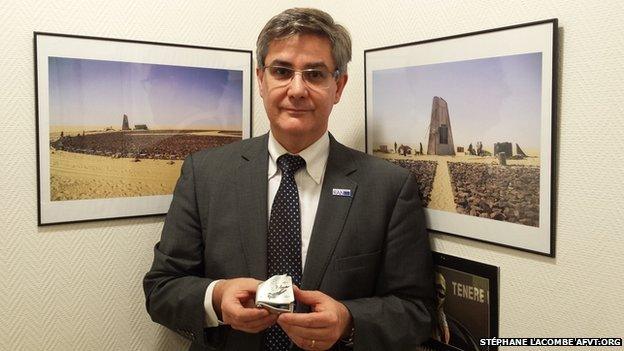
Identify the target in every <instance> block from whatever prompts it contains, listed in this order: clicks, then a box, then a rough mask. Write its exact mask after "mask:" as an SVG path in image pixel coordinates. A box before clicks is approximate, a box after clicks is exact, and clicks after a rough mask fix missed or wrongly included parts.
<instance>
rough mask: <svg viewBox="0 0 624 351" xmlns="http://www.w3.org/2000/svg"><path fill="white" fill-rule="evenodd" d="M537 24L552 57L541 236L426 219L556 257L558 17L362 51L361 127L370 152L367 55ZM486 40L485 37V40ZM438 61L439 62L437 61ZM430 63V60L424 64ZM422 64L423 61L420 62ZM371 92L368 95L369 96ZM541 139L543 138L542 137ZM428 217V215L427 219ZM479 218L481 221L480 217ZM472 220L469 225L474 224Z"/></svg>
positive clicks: (445, 230) (460, 233) (542, 150)
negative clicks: (510, 235)
mask: <svg viewBox="0 0 624 351" xmlns="http://www.w3.org/2000/svg"><path fill="white" fill-rule="evenodd" d="M537 26H548V27H549V34H550V36H551V37H550V40H549V44H550V45H547V46H546V47H544V49H545V50H548V54H549V55H550V56H551V59H550V60H548V61H546V62H545V64H547V65H549V66H550V67H547V68H549V69H550V75H549V78H550V81H548V82H545V81H543V82H542V86H544V84H550V85H549V88H550V94H549V98H550V99H549V103H550V109H549V114H550V118H547V117H548V116H544V115H542V116H541V123H542V124H544V123H549V127H550V128H549V129H550V130H549V133H547V134H548V135H547V137H548V138H549V143H548V145H543V142H542V145H541V147H540V155H543V154H547V156H548V162H546V163H547V164H546V165H545V166H546V167H544V164H543V162H544V158H543V157H542V156H540V162H541V163H542V164H541V165H540V172H544V171H548V172H549V174H548V177H547V178H548V184H542V182H543V180H544V178H542V176H541V175H540V199H541V200H543V198H542V191H543V188H544V185H547V188H548V189H547V191H548V194H545V195H544V197H546V198H547V199H548V200H549V203H548V204H547V205H548V207H547V210H546V212H547V213H546V214H547V216H543V213H542V210H543V207H542V206H544V203H543V202H544V201H540V222H542V218H544V217H547V218H546V219H547V224H546V225H540V227H539V230H540V235H541V236H542V238H540V239H539V242H538V243H537V244H534V243H532V242H531V243H523V242H522V241H521V240H520V242H509V241H499V240H496V239H494V238H493V237H494V235H495V234H500V233H501V231H500V230H497V231H496V232H494V231H492V230H490V232H491V233H488V234H489V235H488V236H487V237H483V236H479V235H476V234H471V233H465V232H464V231H463V229H462V230H458V229H452V228H432V227H431V225H430V223H429V220H428V228H427V229H428V230H430V231H432V232H435V233H440V234H445V235H451V236H456V237H462V238H468V239H471V240H476V241H480V242H485V243H490V244H495V245H498V246H502V247H507V248H513V249H516V250H521V251H525V252H530V253H535V254H539V255H543V256H549V257H555V252H556V251H555V220H556V218H555V215H556V206H555V204H556V193H555V180H556V161H557V159H556V152H555V151H556V148H555V145H556V143H557V138H556V136H557V131H556V118H557V116H558V115H557V113H558V109H557V96H558V84H557V75H558V60H559V53H558V47H559V43H558V19H557V18H552V19H547V20H540V21H534V22H528V23H521V24H516V25H510V26H504V27H499V28H493V29H486V30H480V31H475V32H469V33H463V34H457V35H451V36H445V37H440V38H433V39H426V40H422V41H416V42H409V43H405V44H396V45H389V46H383V47H377V48H372V49H367V50H365V51H364V96H365V99H364V110H365V122H364V126H365V152H366V153H369V154H372V146H371V144H370V143H371V140H370V133H371V127H370V125H369V120H370V119H371V114H372V111H370V106H371V104H372V102H371V101H369V100H370V99H371V96H372V95H371V90H372V83H371V82H372V69H370V66H371V63H370V58H371V56H372V55H375V54H379V53H380V52H383V51H389V52H390V53H388V55H389V56H392V54H391V52H392V51H393V50H395V49H403V48H407V47H416V46H423V45H427V44H432V45H438V44H440V43H441V42H444V41H449V40H451V41H452V40H461V39H466V38H469V37H477V36H481V35H489V34H493V33H502V32H505V31H515V30H523V29H526V28H529V27H537ZM486 37H487V36H485V37H484V38H486ZM484 40H485V39H484ZM455 45H461V44H459V43H458V44H455ZM495 56H499V55H492V56H485V57H481V58H486V57H495ZM467 59H470V58H465V60H467ZM436 63H438V62H436ZM427 64H430V63H427ZM423 65H424V64H423ZM399 67H409V65H404V66H399ZM542 68H544V64H543V66H542ZM369 95H370V96H369ZM545 118H547V120H545ZM542 138H544V137H542ZM435 211H436V210H429V209H426V208H425V213H426V215H427V217H430V216H431V214H433V215H438V214H436V213H434V212H435ZM437 212H443V211H437ZM439 216H444V214H440V215H439ZM428 219H429V218H428ZM482 221H484V220H483V219H482ZM474 223H477V221H474ZM474 223H473V224H472V225H474ZM456 227H458V228H461V227H462V226H456ZM476 231H477V230H476V229H474V228H473V229H472V232H475V233H476Z"/></svg>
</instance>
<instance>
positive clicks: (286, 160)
mask: <svg viewBox="0 0 624 351" xmlns="http://www.w3.org/2000/svg"><path fill="white" fill-rule="evenodd" d="M305 164H306V162H305V160H304V159H303V157H301V156H299V155H291V154H283V155H282V156H280V157H278V158H277V167H279V169H281V170H282V172H283V173H290V174H295V172H297V170H298V169H299V168H301V167H304V166H305Z"/></svg>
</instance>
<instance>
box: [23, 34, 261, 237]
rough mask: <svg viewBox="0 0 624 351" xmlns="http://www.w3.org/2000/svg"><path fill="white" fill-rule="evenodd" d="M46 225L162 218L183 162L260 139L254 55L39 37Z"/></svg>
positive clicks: (41, 210)
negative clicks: (255, 132) (255, 122)
mask: <svg viewBox="0 0 624 351" xmlns="http://www.w3.org/2000/svg"><path fill="white" fill-rule="evenodd" d="M33 42H34V57H35V60H34V61H35V67H34V69H35V111H36V127H37V129H36V130H37V184H38V187H37V205H38V225H40V226H42V225H50V224H59V223H69V222H83V221H93V220H105V219H113V218H128V217H143V216H155V215H163V214H165V213H166V212H167V210H168V208H169V204H170V202H171V197H172V193H173V187H174V186H175V182H176V180H177V178H178V176H179V174H180V168H181V164H182V161H183V159H184V158H185V157H186V156H188V155H189V154H190V153H192V152H195V151H198V150H200V149H204V148H209V147H215V146H220V145H223V144H227V143H229V142H233V141H236V140H240V139H244V138H249V137H250V136H251V135H252V134H251V133H252V131H251V126H252V120H251V117H252V72H253V71H252V64H253V62H252V51H251V50H241V49H229V48H217V47H208V46H197V45H183V44H173V43H159V42H150V41H138V40H128V39H116V38H101V37H94V36H81V35H71V34H59V33H46V32H34V33H33Z"/></svg>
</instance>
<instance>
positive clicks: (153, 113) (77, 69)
mask: <svg viewBox="0 0 624 351" xmlns="http://www.w3.org/2000/svg"><path fill="white" fill-rule="evenodd" d="M48 62H49V88H50V124H51V125H107V126H108V125H111V126H114V127H119V128H120V127H121V123H122V119H123V115H124V114H126V115H128V119H129V122H130V125H131V126H134V125H135V124H147V125H148V127H150V126H154V125H156V126H172V127H180V128H189V127H191V128H192V127H205V126H211V127H215V128H223V129H237V130H242V100H243V74H242V71H234V70H225V69H211V68H202V67H184V66H170V65H156V64H146V63H133V62H120V61H104V60H88V59H74V58H64V57H50V58H49V61H48Z"/></svg>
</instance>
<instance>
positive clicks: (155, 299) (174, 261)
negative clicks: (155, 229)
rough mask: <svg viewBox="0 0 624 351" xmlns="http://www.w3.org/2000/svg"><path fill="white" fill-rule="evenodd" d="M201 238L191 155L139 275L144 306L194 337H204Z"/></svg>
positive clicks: (155, 316)
mask: <svg viewBox="0 0 624 351" xmlns="http://www.w3.org/2000/svg"><path fill="white" fill-rule="evenodd" d="M203 252H204V241H203V239H202V229H201V221H200V216H199V212H198V207H197V201H196V193H195V178H194V169H193V158H192V156H189V157H188V158H187V159H186V160H185V161H184V163H183V165H182V172H181V175H180V178H179V179H178V182H177V184H176V187H175V191H174V195H173V200H172V203H171V207H170V208H169V211H168V213H167V217H166V219H165V224H164V227H163V231H162V235H161V238H160V242H159V243H157V244H156V246H155V247H154V262H153V264H152V267H151V269H150V270H149V272H147V274H146V275H145V277H144V279H143V289H144V292H145V298H146V306H147V311H148V313H149V315H150V316H151V318H152V320H153V321H154V322H157V323H160V324H162V325H164V326H166V327H168V328H170V329H172V330H174V331H176V332H178V333H179V334H181V335H182V336H184V337H186V338H188V339H190V340H192V341H193V342H195V343H197V342H198V343H200V344H203V342H204V321H205V312H204V297H205V293H206V289H207V287H208V285H209V284H210V282H211V280H210V279H207V278H205V277H204V260H203Z"/></svg>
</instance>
